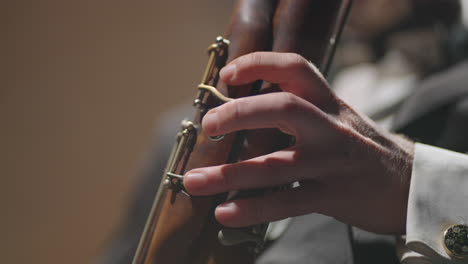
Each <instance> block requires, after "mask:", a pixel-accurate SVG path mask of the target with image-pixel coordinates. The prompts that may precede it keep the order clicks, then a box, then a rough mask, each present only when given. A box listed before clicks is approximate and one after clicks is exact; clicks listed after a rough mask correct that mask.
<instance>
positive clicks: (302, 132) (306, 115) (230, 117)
mask: <svg viewBox="0 0 468 264" xmlns="http://www.w3.org/2000/svg"><path fill="white" fill-rule="evenodd" d="M330 122H331V120H330V117H329V116H327V115H326V114H325V113H323V112H322V111H321V110H320V109H318V108H317V107H316V106H314V105H313V104H311V103H309V102H307V101H305V100H303V99H302V98H299V97H297V96H295V95H292V94H290V93H286V92H280V93H272V94H264V95H258V96H252V97H246V98H241V99H237V100H233V101H231V102H228V103H226V104H223V105H221V106H219V107H217V108H214V109H212V110H210V111H209V112H208V113H207V114H206V115H205V117H204V118H203V122H202V125H203V129H204V131H205V133H206V134H208V135H210V136H216V135H222V134H227V133H230V132H234V131H239V130H244V129H258V128H278V129H279V130H281V131H282V132H284V133H286V134H289V135H293V136H296V141H300V140H301V139H302V138H307V137H309V138H310V137H311V136H313V135H320V134H322V135H327V133H328V132H329V131H325V130H327V125H329V124H330Z"/></svg>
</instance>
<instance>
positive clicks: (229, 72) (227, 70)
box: [219, 63, 237, 83]
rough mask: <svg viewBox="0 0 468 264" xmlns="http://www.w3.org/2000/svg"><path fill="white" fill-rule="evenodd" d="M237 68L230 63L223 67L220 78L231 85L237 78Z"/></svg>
mask: <svg viewBox="0 0 468 264" xmlns="http://www.w3.org/2000/svg"><path fill="white" fill-rule="evenodd" d="M236 71H237V66H236V64H234V63H230V64H228V65H226V66H225V67H223V68H222V69H221V71H220V72H219V77H221V80H223V81H224V82H226V83H231V82H233V81H234V79H235V77H236Z"/></svg>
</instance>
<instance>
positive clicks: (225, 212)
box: [215, 202, 238, 227]
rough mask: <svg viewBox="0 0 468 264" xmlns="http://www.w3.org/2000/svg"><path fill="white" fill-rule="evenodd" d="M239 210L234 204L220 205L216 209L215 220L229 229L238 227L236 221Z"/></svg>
mask: <svg viewBox="0 0 468 264" xmlns="http://www.w3.org/2000/svg"><path fill="white" fill-rule="evenodd" d="M237 212H238V208H237V206H236V204H235V203H234V202H226V203H223V204H220V205H218V207H216V209H215V218H216V220H217V221H218V222H219V223H220V224H222V225H224V226H228V227H238V224H237V221H236V215H237Z"/></svg>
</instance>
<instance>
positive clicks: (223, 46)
mask: <svg viewBox="0 0 468 264" xmlns="http://www.w3.org/2000/svg"><path fill="white" fill-rule="evenodd" d="M351 1H352V0H277V1H275V0H240V1H238V3H237V5H236V8H235V10H234V12H233V15H232V17H231V22H230V24H229V26H228V30H227V32H226V34H225V37H218V38H216V41H215V43H214V44H212V45H210V46H209V47H208V55H209V59H208V65H207V67H206V70H205V72H204V74H203V77H202V81H201V83H200V84H199V85H198V87H197V88H198V93H197V95H196V98H195V100H194V106H195V115H194V118H193V119H191V120H184V121H182V128H181V131H180V132H179V133H178V134H177V139H176V143H175V145H174V148H173V150H172V152H171V155H170V157H169V161H168V164H167V167H166V169H165V171H164V174H163V177H162V182H161V184H160V186H159V188H158V191H157V194H156V197H155V199H154V202H153V205H152V208H151V211H150V213H149V216H148V218H147V222H146V225H145V228H144V231H143V233H142V235H141V238H140V242H139V244H138V248H137V250H136V253H135V256H134V259H133V262H132V264H231V263H232V264H234V263H236V264H238V263H246V264H249V263H253V262H254V261H255V257H256V256H257V255H258V254H259V252H261V250H262V248H263V246H264V242H265V233H266V230H267V227H268V224H260V225H255V226H251V227H246V228H226V227H223V226H221V225H220V224H219V223H217V222H216V220H215V219H214V209H215V207H216V206H217V205H218V204H220V203H222V202H224V201H226V200H227V199H236V198H239V197H243V196H244V197H245V196H248V195H262V193H264V192H267V191H265V190H250V191H238V192H230V193H225V194H220V195H215V196H208V197H196V196H191V195H190V194H188V193H187V192H186V191H185V189H184V185H183V178H184V176H183V175H184V173H185V172H187V171H188V170H191V169H194V168H199V167H207V166H215V165H220V164H225V163H233V162H237V161H239V160H240V159H241V158H242V159H245V158H248V157H249V156H252V155H262V154H266V153H270V152H273V151H277V150H279V149H281V148H284V147H287V146H288V145H289V144H291V138H290V137H289V136H287V135H284V134H281V133H280V132H278V131H276V130H272V129H267V130H261V131H254V132H251V131H249V132H247V131H240V132H237V133H232V134H228V135H220V136H218V137H208V136H206V135H205V134H204V133H203V130H202V128H201V120H202V118H203V116H204V114H205V113H206V112H207V111H208V110H209V109H211V108H214V107H216V106H219V105H220V104H222V103H225V102H228V101H230V100H234V99H235V98H239V97H244V96H251V95H255V94H258V93H260V92H262V87H263V88H264V87H266V86H267V84H265V83H262V82H261V81H257V82H254V83H252V84H248V85H242V86H237V87H233V86H227V85H225V84H223V83H221V81H220V80H219V70H220V69H221V68H222V67H223V66H224V65H225V64H226V62H229V61H231V60H233V59H234V58H236V57H239V56H241V55H244V54H248V53H251V52H255V51H275V52H294V53H298V54H300V55H302V56H303V57H305V58H306V59H308V60H310V61H311V62H312V63H314V64H315V65H316V66H317V67H318V68H319V69H320V70H321V72H322V73H323V74H325V73H326V72H327V71H328V67H329V65H330V63H331V60H332V57H333V53H334V50H335V47H336V43H337V41H338V38H339V36H340V33H341V31H342V29H343V26H344V24H345V20H346V17H347V14H348V12H349V10H350V7H351ZM255 135H257V136H255ZM258 135H261V136H258ZM246 138H250V139H251V138H257V139H260V138H261V140H259V141H258V142H254V143H253V144H250V145H251V146H249V148H247V149H246V148H243V146H244V145H246V144H245V143H246ZM250 141H251V140H250Z"/></svg>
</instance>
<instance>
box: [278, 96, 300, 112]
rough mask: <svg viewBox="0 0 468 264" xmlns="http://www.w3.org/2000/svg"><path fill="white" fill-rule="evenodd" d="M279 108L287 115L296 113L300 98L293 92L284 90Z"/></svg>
mask: <svg viewBox="0 0 468 264" xmlns="http://www.w3.org/2000/svg"><path fill="white" fill-rule="evenodd" d="M279 108H280V109H279V110H280V111H281V112H283V113H285V114H286V115H289V114H294V113H296V112H297V111H298V110H299V100H298V98H297V97H296V96H295V95H293V94H292V93H288V92H283V93H282V95H281V100H280V104H279Z"/></svg>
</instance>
